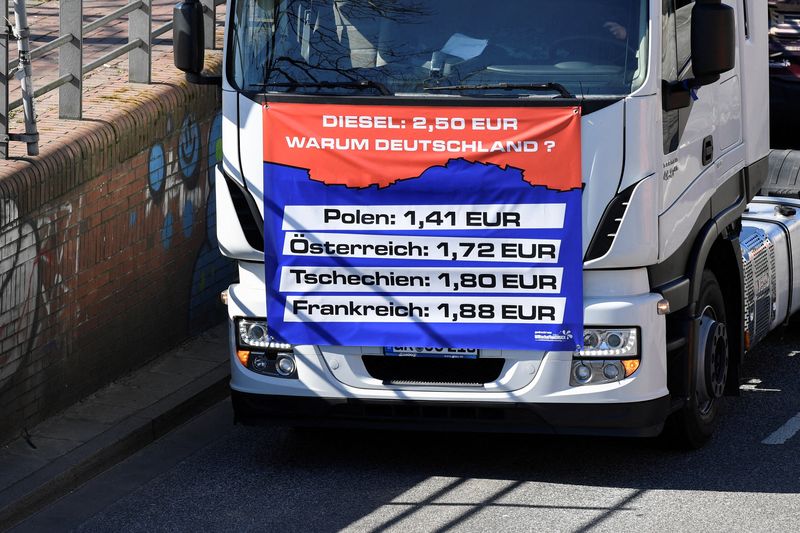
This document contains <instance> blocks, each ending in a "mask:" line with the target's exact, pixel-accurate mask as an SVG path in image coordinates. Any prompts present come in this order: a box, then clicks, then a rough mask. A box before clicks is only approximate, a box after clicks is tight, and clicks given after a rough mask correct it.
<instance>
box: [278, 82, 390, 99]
mask: <svg viewBox="0 0 800 533" xmlns="http://www.w3.org/2000/svg"><path fill="white" fill-rule="evenodd" d="M267 87H288V88H289V89H302V88H307V87H310V88H314V89H360V90H366V89H377V90H378V92H380V93H381V95H383V96H391V95H392V91H390V90H389V89H388V88H387V87H386V85H384V84H382V83H381V82H378V81H372V80H359V81H290V82H282V83H268V84H267Z"/></svg>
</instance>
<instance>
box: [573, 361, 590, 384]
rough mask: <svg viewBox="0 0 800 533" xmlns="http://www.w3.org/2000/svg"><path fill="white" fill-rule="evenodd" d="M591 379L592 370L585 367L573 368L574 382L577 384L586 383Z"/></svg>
mask: <svg viewBox="0 0 800 533" xmlns="http://www.w3.org/2000/svg"><path fill="white" fill-rule="evenodd" d="M590 379H592V369H591V368H590V367H588V366H586V365H578V366H576V367H575V380H576V381H578V382H579V383H586V382H588V381H589V380H590Z"/></svg>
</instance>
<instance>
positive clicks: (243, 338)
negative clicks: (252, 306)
mask: <svg viewBox="0 0 800 533" xmlns="http://www.w3.org/2000/svg"><path fill="white" fill-rule="evenodd" d="M236 322H237V329H238V330H239V346H240V347H242V348H261V349H264V350H291V349H292V345H291V344H284V343H281V342H275V340H274V339H273V338H272V337H271V336H270V335H269V330H267V321H266V320H252V319H244V318H239V319H237V321H236Z"/></svg>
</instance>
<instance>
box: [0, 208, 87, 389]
mask: <svg viewBox="0 0 800 533" xmlns="http://www.w3.org/2000/svg"><path fill="white" fill-rule="evenodd" d="M75 218H76V213H75V210H74V209H73V207H72V204H71V203H69V202H67V203H63V204H56V205H55V206H48V207H47V208H46V209H43V210H42V212H41V213H39V215H38V216H36V217H35V218H30V217H21V216H20V215H19V212H18V209H17V205H16V203H15V202H14V201H13V200H10V199H0V390H1V389H2V388H3V385H4V384H5V383H6V382H7V381H8V380H9V378H10V377H11V376H13V375H14V374H15V373H16V372H17V371H18V370H19V368H20V366H22V365H23V364H24V360H25V358H26V356H27V355H28V354H29V353H30V352H31V350H32V349H33V347H34V345H35V343H36V341H37V338H38V336H39V334H40V332H41V330H42V327H43V323H42V320H43V319H45V318H47V317H50V318H53V317H51V312H52V310H53V306H54V304H55V303H56V302H59V301H62V300H63V297H64V296H65V295H66V294H67V293H68V292H69V291H70V290H72V289H74V287H73V283H74V281H75V274H76V273H77V271H78V259H79V258H78V251H79V249H80V246H79V241H80V236H77V237H76V241H75V242H74V243H71V242H69V241H67V240H65V239H64V238H63V235H64V234H65V233H66V231H67V228H68V227H69V226H70V225H72V224H73V222H74V220H75ZM58 342H61V339H53V340H51V341H50V342H49V345H50V347H56V348H57V347H58V346H57V343H58Z"/></svg>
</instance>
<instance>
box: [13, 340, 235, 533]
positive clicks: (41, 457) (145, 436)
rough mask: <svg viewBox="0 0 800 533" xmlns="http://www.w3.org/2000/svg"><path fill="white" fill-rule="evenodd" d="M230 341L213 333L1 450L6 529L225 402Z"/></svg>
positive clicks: (43, 423)
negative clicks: (214, 405) (181, 425)
mask: <svg viewBox="0 0 800 533" xmlns="http://www.w3.org/2000/svg"><path fill="white" fill-rule="evenodd" d="M227 340H228V331H227V325H225V324H222V325H220V326H217V327H215V328H213V329H211V330H208V331H206V332H205V333H203V334H201V335H200V336H198V337H196V338H194V339H192V340H190V341H188V342H186V343H184V344H183V345H182V346H180V347H178V348H176V349H175V350H172V351H171V352H169V353H167V354H165V355H163V356H161V357H159V358H157V359H156V360H154V361H153V362H151V363H150V364H148V365H146V366H145V367H144V368H142V369H140V370H138V371H136V372H134V373H132V374H130V375H128V376H125V377H124V378H122V379H120V380H118V381H116V382H114V383H112V384H111V385H109V386H107V387H105V388H104V389H102V390H100V391H99V392H97V393H95V394H93V395H91V396H90V397H88V398H86V399H85V400H83V401H81V402H79V403H77V404H75V405H73V406H72V407H70V408H68V409H67V410H65V411H63V412H62V413H60V414H58V415H57V416H54V417H52V418H50V419H48V420H45V421H44V422H42V423H41V424H39V425H37V426H36V427H34V428H32V429H31V430H30V433H29V434H26V435H24V436H23V437H21V438H19V439H17V440H15V441H12V442H11V443H9V444H8V445H6V446H4V447H2V448H0V530H5V529H7V528H9V527H10V526H12V525H13V524H15V523H17V522H19V521H21V520H22V519H24V518H25V517H27V516H29V515H30V514H32V513H33V512H35V511H36V510H38V509H40V508H41V507H42V506H44V505H46V504H47V503H49V502H51V501H53V500H55V499H57V498H59V497H60V496H62V495H64V494H66V493H67V492H68V491H70V490H72V489H74V488H75V487H77V486H79V485H81V484H82V483H84V482H86V481H87V480H89V479H90V478H92V477H93V476H95V475H97V474H99V473H100V472H102V471H104V470H106V469H107V468H109V467H110V466H112V465H114V464H116V463H117V462H119V461H120V460H122V459H123V458H125V457H127V456H129V455H130V454H132V453H133V452H135V451H137V450H139V449H141V448H142V447H144V446H146V445H148V444H149V443H151V442H153V441H154V440H156V439H158V438H159V437H161V436H162V435H164V434H165V433H167V432H168V431H170V430H171V429H172V428H174V427H176V426H177V425H179V424H181V423H183V422H184V421H186V420H188V419H190V418H191V417H192V416H194V415H195V414H196V413H198V412H200V411H201V410H203V409H205V408H206V407H208V406H210V405H212V404H214V403H215V402H217V401H219V400H220V399H222V398H224V397H225V396H226V395H227V394H228V380H229V376H230V369H229V362H228V358H227V355H228V347H227ZM231 420H232V419H231Z"/></svg>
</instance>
